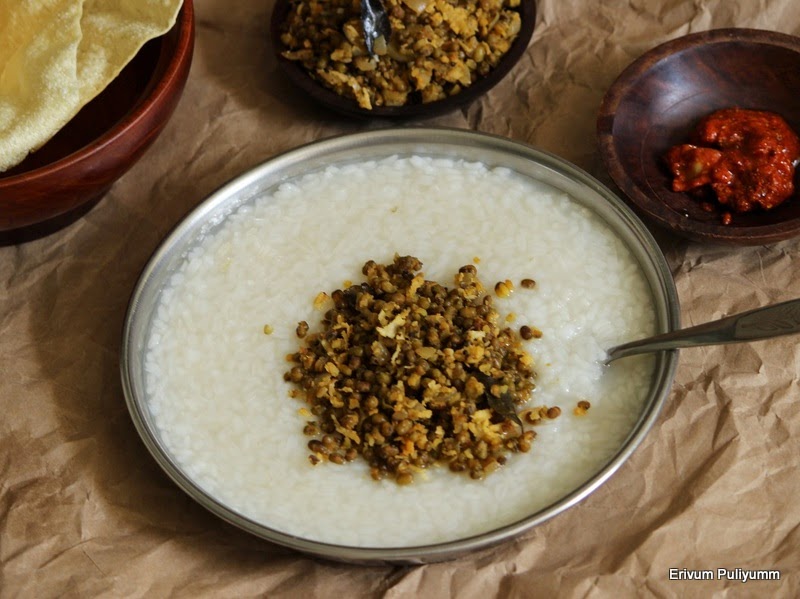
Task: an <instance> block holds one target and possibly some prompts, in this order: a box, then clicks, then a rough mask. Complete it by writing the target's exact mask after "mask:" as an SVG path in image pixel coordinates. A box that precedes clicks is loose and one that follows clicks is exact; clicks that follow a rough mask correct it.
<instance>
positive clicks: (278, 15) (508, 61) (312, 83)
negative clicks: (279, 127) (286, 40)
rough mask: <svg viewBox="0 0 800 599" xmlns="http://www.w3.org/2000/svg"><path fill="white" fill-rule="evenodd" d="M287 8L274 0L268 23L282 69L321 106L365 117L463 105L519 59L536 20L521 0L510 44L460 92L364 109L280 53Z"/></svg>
mask: <svg viewBox="0 0 800 599" xmlns="http://www.w3.org/2000/svg"><path fill="white" fill-rule="evenodd" d="M289 9H290V2H289V0H277V1H276V2H275V7H274V8H273V11H272V19H271V23H270V36H271V38H272V49H273V52H274V53H275V56H276V57H277V60H278V64H279V65H280V67H281V69H282V70H283V72H284V73H285V74H286V76H287V77H288V78H289V80H290V81H292V83H294V84H295V85H296V86H297V87H298V88H300V89H301V90H302V91H304V92H305V93H306V94H308V96H309V97H311V98H313V99H314V100H315V101H317V102H319V103H321V104H322V105H323V106H325V107H327V108H330V109H331V110H334V111H336V112H337V113H339V114H343V115H346V116H350V117H358V118H367V119H370V118H389V119H410V118H425V117H433V116H438V115H441V114H445V113H447V112H451V111H453V110H456V109H458V108H460V107H462V106H466V105H467V104H469V103H471V102H473V101H474V100H475V99H476V98H478V97H479V96H482V95H483V94H485V93H486V92H488V91H489V90H490V89H492V88H493V87H494V86H495V85H497V84H498V83H499V82H500V80H501V79H502V78H503V77H505V76H506V75H507V74H508V72H509V71H510V70H511V68H512V67H513V66H514V65H515V64H516V63H517V61H519V59H520V58H521V57H522V55H523V54H524V53H525V50H526V49H527V47H528V43H529V42H530V40H531V37H532V36H533V27H534V25H535V23H536V2H535V1H534V0H522V2H520V6H519V12H520V17H521V28H520V31H519V34H518V35H517V38H516V39H515V40H514V43H513V44H512V45H511V48H510V49H509V51H508V52H507V53H506V54H505V56H503V58H502V59H501V60H500V62H499V63H498V65H497V66H496V67H495V68H494V69H493V70H492V71H491V72H490V73H489V74H488V75H487V76H486V77H483V78H482V79H479V80H478V81H476V82H475V83H473V84H472V85H470V86H469V87H467V88H465V89H463V90H462V91H461V92H459V93H457V94H455V95H453V96H449V97H448V98H445V99H444V100H437V101H435V102H428V103H427V104H423V103H421V102H418V103H409V104H405V105H403V106H376V107H374V108H373V109H372V110H367V109H366V108H361V107H360V106H359V105H358V103H357V102H356V101H355V100H352V99H350V98H345V97H343V96H340V95H339V94H337V93H336V92H334V91H331V90H329V89H328V88H326V87H325V86H323V85H322V84H320V83H318V82H317V81H316V80H314V79H312V78H311V76H310V75H309V74H308V71H306V70H305V69H304V68H303V67H302V65H300V64H298V63H297V62H294V61H291V60H288V59H286V58H284V57H283V56H281V52H283V51H284V50H285V49H286V48H285V47H284V46H283V44H282V43H281V39H280V32H281V26H282V25H283V23H284V21H285V20H286V17H287V15H288V13H289Z"/></svg>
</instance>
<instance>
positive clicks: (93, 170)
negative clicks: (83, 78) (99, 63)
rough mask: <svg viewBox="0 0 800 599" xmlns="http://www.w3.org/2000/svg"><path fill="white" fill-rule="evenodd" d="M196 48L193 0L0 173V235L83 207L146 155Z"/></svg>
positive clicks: (33, 230) (43, 226)
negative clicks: (34, 146) (115, 73)
mask: <svg viewBox="0 0 800 599" xmlns="http://www.w3.org/2000/svg"><path fill="white" fill-rule="evenodd" d="M193 49H194V10H193V6H192V0H184V3H183V7H182V8H181V12H180V14H179V15H178V19H177V22H176V23H175V26H174V27H173V28H172V29H171V30H170V31H169V32H167V33H166V34H164V35H163V36H161V37H159V38H156V39H153V40H150V41H149V42H147V43H146V44H145V45H144V46H143V47H142V49H141V50H140V51H139V52H138V54H137V55H136V56H135V57H134V59H133V60H132V61H131V62H130V63H128V64H127V65H126V66H125V68H124V69H123V70H122V71H121V73H120V74H119V75H118V76H117V77H116V78H115V79H114V81H112V82H111V84H109V86H108V87H107V88H106V89H105V90H103V92H101V93H100V94H99V95H98V96H97V97H96V98H94V99H93V100H92V101H91V102H89V103H88V104H87V105H86V106H84V107H83V109H81V111H80V112H79V113H78V114H77V115H75V117H74V118H73V119H72V120H71V121H70V122H69V123H67V125H65V126H64V128H63V129H61V131H59V132H58V133H57V134H56V135H55V136H54V137H53V138H52V139H51V140H50V141H49V142H47V143H46V144H45V145H44V146H42V147H41V148H40V149H39V150H37V151H36V152H34V153H32V154H30V155H29V156H28V157H27V158H26V159H25V160H24V161H23V162H21V163H20V164H18V165H17V166H15V167H14V168H12V169H10V170H8V171H6V172H5V173H0V243H10V242H11V243H13V242H17V241H26V240H28V239H31V238H35V237H39V236H41V235H43V234H47V233H50V232H52V231H54V230H56V229H58V228H60V227H61V226H63V225H65V224H67V223H69V222H71V221H72V220H74V219H75V216H76V215H81V214H82V213H83V212H85V211H86V210H87V209H88V208H90V207H91V206H92V205H93V204H94V203H96V202H97V201H98V200H99V199H100V198H101V197H102V196H103V194H104V193H105V192H106V191H108V189H109V188H110V187H111V185H112V184H113V183H114V181H116V180H117V179H118V178H119V177H120V176H122V174H123V173H125V172H126V171H127V170H128V169H130V167H131V166H133V164H134V163H135V162H136V161H137V160H138V159H139V158H140V157H141V156H142V154H143V153H144V151H145V150H146V149H147V148H148V147H149V146H150V144H151V143H152V142H153V141H154V140H155V139H156V137H157V136H158V134H159V133H160V132H161V130H162V129H163V127H164V125H165V124H166V123H167V121H168V120H169V117H170V116H171V115H172V112H173V110H174V109H175V106H176V104H177V103H178V99H179V98H180V96H181V93H182V92H183V88H184V84H185V83H186V79H187V77H188V74H189V67H190V65H191V61H192V52H193Z"/></svg>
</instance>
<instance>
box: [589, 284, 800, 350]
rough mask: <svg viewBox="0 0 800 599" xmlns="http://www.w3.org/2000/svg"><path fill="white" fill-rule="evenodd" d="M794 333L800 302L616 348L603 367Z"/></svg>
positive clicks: (799, 329) (798, 329) (799, 321)
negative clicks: (631, 359)
mask: <svg viewBox="0 0 800 599" xmlns="http://www.w3.org/2000/svg"><path fill="white" fill-rule="evenodd" d="M793 333H800V299H793V300H789V301H787V302H781V303H779V304H772V305H771V306H764V307H763V308H756V309H755V310H748V311H747V312H741V313H739V314H734V315H732V316H727V317H725V318H721V319H719V320H712V321H711V322H706V323H704V324H699V325H697V326H693V327H688V328H686V329H679V330H677V331H672V332H670V333H664V334H663V335H655V336H654V337H647V338H646V339H638V340H636V341H631V342H629V343H623V344H621V345H616V346H614V347H612V348H611V349H609V350H608V351H607V352H606V359H605V360H603V364H609V363H611V362H613V361H614V360H618V359H620V358H625V357H627V356H633V355H636V354H643V353H647V352H654V351H661V350H666V349H679V348H685V347H698V346H700V345H723V344H726V343H742V342H746V341H759V340H761V339H769V338H771V337H779V336H781V335H791V334H793Z"/></svg>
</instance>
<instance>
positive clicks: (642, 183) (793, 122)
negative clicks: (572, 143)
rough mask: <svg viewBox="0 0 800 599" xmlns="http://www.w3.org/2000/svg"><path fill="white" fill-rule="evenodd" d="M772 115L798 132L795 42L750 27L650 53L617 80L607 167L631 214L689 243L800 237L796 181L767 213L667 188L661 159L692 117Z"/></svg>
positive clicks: (607, 101)
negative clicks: (740, 112)
mask: <svg viewBox="0 0 800 599" xmlns="http://www.w3.org/2000/svg"><path fill="white" fill-rule="evenodd" d="M734 106H736V107H739V108H749V109H756V110H769V111H772V112H775V113H777V114H779V115H781V116H782V117H783V118H784V119H785V120H786V121H787V122H788V123H789V125H790V126H791V127H792V129H794V131H795V132H798V133H800V38H797V37H793V36H790V35H784V34H780V33H775V32H771V31H760V30H755V29H717V30H712V31H706V32H702V33H696V34H692V35H687V36H685V37H681V38H678V39H676V40H673V41H670V42H667V43H665V44H662V45H660V46H658V47H656V48H654V49H653V50H651V51H649V52H647V53H646V54H644V55H643V56H641V57H640V58H639V59H637V60H636V61H635V62H633V63H632V64H631V65H630V66H628V67H627V68H626V69H625V70H624V71H623V72H622V74H621V75H620V76H619V78H618V79H617V80H616V81H615V82H614V84H613V85H612V86H611V88H610V89H609V90H608V92H607V94H606V96H605V98H604V99H603V102H602V106H601V108H600V114H599V117H598V120H597V133H598V137H599V144H600V153H601V156H602V158H603V161H604V163H605V166H606V168H607V169H608V172H609V174H610V176H611V178H612V179H613V180H614V182H615V183H616V184H617V186H619V188H620V189H621V190H622V192H623V193H624V194H625V195H626V196H627V197H628V199H629V200H630V202H631V203H632V204H633V206H634V208H635V209H637V211H638V212H639V213H640V214H641V215H643V216H644V217H645V218H649V219H651V220H652V221H653V222H655V223H657V224H658V225H660V226H662V227H665V228H667V229H669V230H671V231H673V232H675V233H677V234H679V235H682V236H684V237H688V238H689V239H693V240H696V241H707V242H715V243H723V244H737V245H760V244H765V243H772V242H775V241H780V240H783V239H788V238H791V237H795V236H797V235H798V234H800V176H797V175H798V173H795V175H796V176H795V193H794V195H793V196H792V197H791V198H789V199H788V200H786V202H784V203H783V204H782V205H780V206H778V207H777V208H775V209H773V210H770V211H758V212H750V213H745V214H734V215H733V221H732V223H731V224H729V225H723V224H722V222H721V213H720V212H716V213H715V212H707V211H705V210H704V209H703V208H702V206H701V204H700V202H698V201H697V200H695V199H694V198H692V197H691V196H689V195H688V194H685V193H674V192H673V191H672V190H671V187H670V185H671V176H670V173H669V171H668V170H667V168H666V164H665V162H664V154H665V152H666V151H667V150H668V149H669V148H670V147H672V146H673V145H676V144H680V143H687V141H688V137H689V132H690V131H691V130H692V129H693V128H694V126H695V125H696V124H697V122H698V120H699V119H700V118H701V117H703V116H705V115H707V114H709V113H711V112H713V111H715V110H719V109H721V108H728V107H734Z"/></svg>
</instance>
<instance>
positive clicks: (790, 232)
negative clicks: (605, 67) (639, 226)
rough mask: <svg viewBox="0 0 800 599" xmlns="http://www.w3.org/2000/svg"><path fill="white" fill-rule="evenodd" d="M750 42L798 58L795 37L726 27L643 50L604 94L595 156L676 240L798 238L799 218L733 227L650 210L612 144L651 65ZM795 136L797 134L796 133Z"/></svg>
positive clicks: (757, 241)
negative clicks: (628, 100) (622, 113)
mask: <svg viewBox="0 0 800 599" xmlns="http://www.w3.org/2000/svg"><path fill="white" fill-rule="evenodd" d="M730 43H737V44H741V43H745V44H747V43H750V44H758V45H766V46H772V47H778V48H784V49H787V50H790V51H792V52H795V53H797V54H798V55H800V38H798V37H796V36H793V35H789V34H785V33H780V32H777V31H767V30H763V29H750V28H737V27H729V28H722V29H711V30H708V31H701V32H698V33H692V34H688V35H685V36H682V37H679V38H676V39H673V40H670V41H667V42H664V43H662V44H660V45H658V46H655V47H654V48H652V49H651V50H648V51H647V52H645V53H644V54H642V55H641V56H640V57H639V58H637V59H636V60H634V61H633V62H632V63H631V64H629V65H628V66H627V67H626V68H625V69H624V70H623V71H622V72H621V73H620V75H619V76H618V77H617V79H616V80H615V81H614V83H613V84H612V85H611V87H610V88H609V89H608V91H607V92H606V94H605V96H604V98H603V100H602V103H601V106H600V111H599V115H598V118H597V136H598V144H599V146H600V156H601V158H602V160H603V163H604V165H605V167H606V170H607V171H608V173H609V175H610V176H611V178H612V180H613V181H614V183H616V185H617V186H618V187H619V188H620V190H621V191H622V192H623V193H624V194H625V195H626V196H628V198H629V199H630V201H631V202H632V203H633V204H634V205H635V206H636V207H637V208H638V209H639V210H640V211H642V212H644V213H645V214H646V215H647V216H649V217H650V218H652V219H653V220H655V221H656V222H657V223H658V224H659V225H661V226H662V227H665V228H667V229H670V230H672V231H674V232H676V233H678V234H680V235H683V236H685V237H688V238H690V239H694V240H698V241H713V242H718V243H728V244H741V245H760V244H764V243H772V242H776V241H782V240H785V239H789V238H791V237H794V236H796V235H798V234H800V217H795V218H792V219H789V220H786V221H782V222H778V223H772V224H768V225H749V226H746V227H737V226H736V225H735V224H730V225H723V224H715V223H708V222H700V221H696V220H691V219H689V218H686V217H684V216H682V215H681V214H679V213H678V212H676V211H674V210H672V209H671V208H669V207H667V206H665V209H664V210H655V209H653V208H651V206H653V205H654V203H655V202H656V200H653V199H652V198H651V197H650V196H649V195H647V194H646V193H644V191H642V189H641V187H640V186H639V185H638V184H637V183H635V182H634V181H633V180H632V179H630V178H629V177H628V175H627V173H626V171H625V169H624V168H623V167H622V161H621V160H620V157H619V155H618V154H617V151H616V147H615V144H614V136H613V131H614V122H615V119H616V116H617V110H618V109H619V106H620V104H621V102H622V101H623V99H624V98H625V97H626V95H627V94H628V93H630V91H631V90H632V89H633V87H634V85H635V83H636V81H637V80H638V79H639V78H641V77H642V76H644V75H645V74H646V73H647V72H648V71H649V70H650V69H652V68H653V67H654V66H655V65H656V64H658V63H659V62H661V61H662V60H665V59H667V58H670V57H672V56H674V55H676V54H679V53H681V52H683V51H686V50H690V49H693V48H696V47H699V46H703V45H715V44H730ZM799 133H800V132H799Z"/></svg>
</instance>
